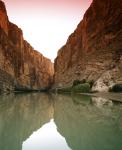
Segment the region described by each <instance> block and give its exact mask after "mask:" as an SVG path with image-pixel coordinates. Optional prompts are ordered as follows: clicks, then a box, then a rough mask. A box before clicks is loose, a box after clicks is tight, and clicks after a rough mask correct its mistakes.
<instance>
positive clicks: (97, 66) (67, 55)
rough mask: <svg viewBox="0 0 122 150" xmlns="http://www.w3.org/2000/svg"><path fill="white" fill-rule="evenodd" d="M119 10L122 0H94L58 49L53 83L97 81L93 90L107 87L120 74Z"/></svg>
mask: <svg viewBox="0 0 122 150" xmlns="http://www.w3.org/2000/svg"><path fill="white" fill-rule="evenodd" d="M121 11H122V0H116V1H115V0H93V2H92V4H91V6H90V8H89V9H88V10H87V11H86V13H85V15H84V18H83V20H82V21H81V22H80V23H79V25H78V26H77V29H76V30H75V31H74V33H72V34H71V35H70V36H69V38H68V40H67V43H66V44H65V45H64V46H63V47H62V48H61V49H60V50H59V51H58V56H57V58H56V59H55V65H54V68H55V77H54V80H55V84H54V86H55V87H59V86H60V87H61V86H69V85H71V84H72V83H73V81H74V80H76V79H79V80H82V79H86V80H94V81H95V82H96V83H95V85H94V89H95V90H98V91H104V90H105V91H106V90H108V87H109V86H111V85H112V84H114V83H116V82H117V80H118V79H119V78H121V77H122V59H121V58H122V15H121ZM106 80H108V81H106ZM97 81H98V82H97ZM108 82H109V83H108ZM99 83H100V85H101V84H102V85H103V87H102V88H100V85H99Z"/></svg>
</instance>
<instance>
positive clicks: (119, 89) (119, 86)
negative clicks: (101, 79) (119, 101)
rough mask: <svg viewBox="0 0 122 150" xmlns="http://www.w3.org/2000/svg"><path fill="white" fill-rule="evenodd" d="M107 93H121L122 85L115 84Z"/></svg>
mask: <svg viewBox="0 0 122 150" xmlns="http://www.w3.org/2000/svg"><path fill="white" fill-rule="evenodd" d="M109 92H122V84H115V85H113V86H112V87H111V88H110V89H109Z"/></svg>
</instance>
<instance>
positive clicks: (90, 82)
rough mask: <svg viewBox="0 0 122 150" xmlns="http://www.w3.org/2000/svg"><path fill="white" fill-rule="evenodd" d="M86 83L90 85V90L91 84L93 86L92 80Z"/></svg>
mask: <svg viewBox="0 0 122 150" xmlns="http://www.w3.org/2000/svg"><path fill="white" fill-rule="evenodd" d="M87 83H89V84H90V88H92V86H93V84H94V80H89V81H88V82H87Z"/></svg>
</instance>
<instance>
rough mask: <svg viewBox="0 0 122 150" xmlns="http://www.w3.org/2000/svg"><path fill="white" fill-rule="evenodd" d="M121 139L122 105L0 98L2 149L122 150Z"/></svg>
mask: <svg viewBox="0 0 122 150" xmlns="http://www.w3.org/2000/svg"><path fill="white" fill-rule="evenodd" d="M50 120H51V121H50ZM121 139H122V105H121V104H119V105H116V104H114V103H113V102H112V101H110V100H107V99H102V98H96V97H93V98H92V97H90V96H81V95H72V96H69V95H46V94H40V93H35V94H19V95H11V96H10V95H9V96H4V97H3V96H0V150H10V149H11V150H40V149H42V150H48V149H50V150H52V149H53V150H69V149H72V150H121V149H122V140H121Z"/></svg>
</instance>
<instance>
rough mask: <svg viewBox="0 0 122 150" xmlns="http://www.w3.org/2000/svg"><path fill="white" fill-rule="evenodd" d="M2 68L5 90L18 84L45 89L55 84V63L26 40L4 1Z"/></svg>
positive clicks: (1, 5)
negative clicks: (8, 13) (53, 82)
mask: <svg viewBox="0 0 122 150" xmlns="http://www.w3.org/2000/svg"><path fill="white" fill-rule="evenodd" d="M0 72H1V73H0V90H1V91H2V90H3V91H5V90H6V89H7V90H11V89H14V87H16V88H17V89H45V88H48V87H49V86H51V83H52V81H53V74H54V69H53V63H52V62H51V61H50V60H49V59H47V58H45V57H44V56H43V55H42V54H40V53H39V52H37V51H36V50H34V49H33V47H32V46H31V45H30V44H29V43H28V42H27V41H25V40H24V38H23V32H22V30H21V29H20V28H18V27H17V26H16V25H15V24H13V23H11V22H9V20H8V17H7V13H6V8H5V5H4V3H3V2H2V1H0ZM4 77H5V80H4V79H3V78H4ZM3 87H4V88H3ZM9 87H11V88H9Z"/></svg>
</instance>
